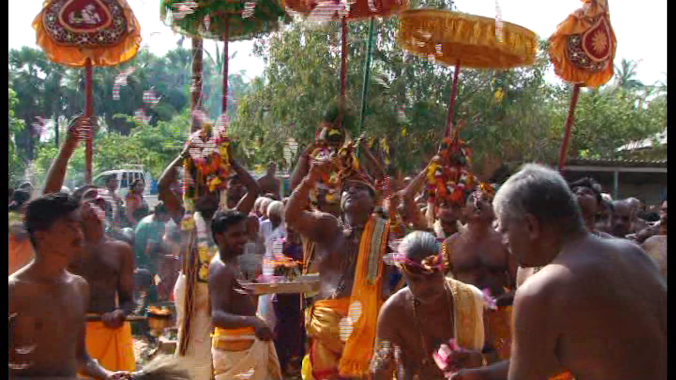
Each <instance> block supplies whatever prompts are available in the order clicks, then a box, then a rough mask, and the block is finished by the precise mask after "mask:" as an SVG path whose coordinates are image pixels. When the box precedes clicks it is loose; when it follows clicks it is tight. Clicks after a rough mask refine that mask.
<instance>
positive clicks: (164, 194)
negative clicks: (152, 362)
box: [159, 146, 259, 380]
mask: <svg viewBox="0 0 676 380" xmlns="http://www.w3.org/2000/svg"><path fill="white" fill-rule="evenodd" d="M188 149H189V146H188V147H186V148H185V149H184V150H183V152H181V154H180V155H179V156H178V157H176V158H175V159H174V161H173V162H171V163H170V164H169V166H168V167H167V168H166V169H165V171H164V173H163V174H162V176H161V177H160V181H159V190H160V193H159V199H160V200H162V201H163V202H164V204H165V206H166V208H167V212H168V213H169V215H171V216H172V218H174V221H175V222H176V223H178V224H180V223H181V219H182V218H183V214H184V208H183V200H182V198H181V196H180V195H179V194H178V193H177V192H175V191H174V189H173V188H172V186H171V184H172V183H174V182H175V181H176V178H177V174H178V173H177V169H178V167H180V165H181V163H182V161H183V160H184V159H185V158H186V157H187V156H188ZM229 157H230V166H231V168H232V170H233V171H234V172H235V175H234V176H233V177H232V178H230V180H229V181H230V183H229V185H230V186H229V187H228V189H227V190H226V197H227V205H228V207H231V206H233V205H234V207H235V208H236V209H237V210H238V211H240V212H242V213H245V214H249V212H251V208H252V207H253V205H254V202H255V201H256V198H257V196H258V192H259V189H258V185H257V184H256V181H255V180H254V179H253V178H252V177H251V175H250V174H249V173H248V172H247V171H246V170H245V169H244V168H242V167H241V166H240V165H239V164H238V163H237V161H235V159H234V157H233V156H232V154H230V155H229ZM219 203H220V193H218V192H205V193H204V194H202V195H200V196H199V198H197V199H196V200H195V211H196V212H195V214H194V216H195V222H196V223H195V225H196V229H195V230H192V231H182V232H181V261H182V265H181V266H182V269H181V273H180V275H179V277H178V280H177V281H176V285H175V287H174V299H175V300H176V314H177V325H178V326H179V342H178V346H177V354H178V355H180V356H181V357H183V358H184V359H185V360H186V362H187V363H189V365H188V367H189V370H190V372H191V377H192V378H193V380H209V379H210V378H211V376H212V371H211V344H210V342H211V338H210V334H211V317H210V315H209V302H208V299H209V288H208V283H207V282H208V272H207V273H206V274H204V275H202V274H201V273H200V272H201V271H199V269H197V268H202V267H203V266H204V265H208V264H209V263H208V261H207V260H210V258H211V257H212V255H214V254H215V253H216V251H217V247H216V245H215V242H214V241H213V237H212V234H211V218H212V217H213V215H214V213H215V212H216V211H217V210H218V208H219ZM251 218H255V216H251ZM198 220H199V223H198V222H197V221H198ZM202 228H204V231H202V230H201V229H202ZM197 229H199V231H198V230H197ZM191 234H195V236H193V237H192V238H191ZM191 241H192V242H193V245H192V246H189V242H191ZM198 246H202V247H204V248H206V249H207V251H208V252H207V256H208V257H204V260H202V258H201V257H200V256H201V255H197V258H195V260H194V261H193V262H191V261H190V259H191V258H192V257H193V254H195V253H196V251H197V247H198ZM192 265H195V267H192ZM193 270H194V271H197V272H198V273H197V275H196V277H195V280H194V282H193V283H190V284H189V283H188V278H187V275H186V274H188V273H190V271H193ZM189 289H192V294H191V297H188V294H187V292H188V290H189ZM191 299H192V300H193V302H192V303H188V301H190V300H191ZM188 305H193V306H192V310H190V311H189V312H187V310H188Z"/></svg>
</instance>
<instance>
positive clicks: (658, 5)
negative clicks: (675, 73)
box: [8, 0, 667, 85]
mask: <svg viewBox="0 0 676 380" xmlns="http://www.w3.org/2000/svg"><path fill="white" fill-rule="evenodd" d="M42 3H43V0H20V1H19V0H12V1H9V4H8V7H9V14H11V15H12V17H11V18H10V19H9V25H8V27H9V34H8V35H9V48H10V49H16V48H20V47H22V46H31V47H37V44H36V43H35V31H34V30H33V28H32V22H33V19H34V18H35V16H36V15H37V14H38V13H39V12H40V10H41V8H42ZM128 3H129V4H130V6H131V7H132V9H133V10H134V13H135V15H136V17H137V18H138V20H139V22H140V23H141V33H142V37H143V43H142V46H147V47H148V48H149V49H150V51H151V52H152V53H154V54H157V55H163V54H164V53H166V52H167V51H169V50H171V49H173V48H175V47H176V43H177V41H178V40H179V35H178V34H175V33H174V32H172V30H171V29H170V28H169V27H167V26H165V25H164V24H163V23H162V21H160V15H159V13H160V12H159V9H160V5H159V4H160V1H159V0H128ZM455 3H456V5H457V9H458V10H459V11H461V12H466V13H471V14H475V15H479V16H486V17H495V15H496V11H495V10H496V6H495V5H496V4H495V0H456V2H455ZM498 4H499V7H500V9H501V13H502V20H503V21H508V22H511V23H514V24H518V25H521V26H523V27H526V28H528V29H530V30H532V31H533V32H535V33H537V34H538V36H540V38H547V37H549V36H550V35H551V34H552V33H553V32H554V31H555V30H556V26H557V24H558V23H560V22H561V21H563V20H564V19H565V18H566V17H567V16H568V15H569V14H570V13H571V12H573V11H574V10H575V9H577V8H579V7H580V6H581V5H582V2H581V1H580V0H499V2H498ZM609 7H610V19H611V24H612V26H613V28H614V30H615V35H616V37H617V41H618V45H617V53H616V55H615V63H616V64H619V62H620V61H621V60H622V58H626V59H630V60H635V61H638V62H639V65H638V67H637V70H636V71H637V79H638V80H640V81H642V82H643V83H644V84H646V85H650V84H654V83H656V82H658V81H663V82H665V83H666V72H667V0H644V1H641V2H636V1H626V0H625V1H610V2H609ZM215 44H216V42H215V41H205V44H204V45H205V48H206V49H208V50H209V51H210V52H212V53H214V52H215ZM184 47H186V48H190V42H189V40H187V39H186V41H185V42H184ZM252 49H253V42H252V41H241V42H231V43H230V45H229V50H230V54H233V53H234V52H235V51H236V52H237V55H236V57H235V58H234V59H233V60H231V61H230V72H232V73H234V72H238V71H240V70H246V75H245V79H249V80H250V79H252V78H254V77H256V76H259V75H261V74H262V73H263V70H264V69H265V63H264V62H263V61H262V60H261V59H258V58H256V57H254V56H253V52H252ZM550 79H551V80H554V75H553V74H551V77H550Z"/></svg>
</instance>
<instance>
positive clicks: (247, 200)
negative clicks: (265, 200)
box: [229, 155, 260, 215]
mask: <svg viewBox="0 0 676 380" xmlns="http://www.w3.org/2000/svg"><path fill="white" fill-rule="evenodd" d="M229 157H231V158H230V166H231V167H232V169H233V170H234V171H235V173H237V176H238V177H239V179H240V181H242V184H243V185H244V187H246V195H245V196H244V197H243V198H242V199H240V200H239V203H237V211H239V212H241V213H244V214H247V215H248V214H249V213H250V212H251V209H253V206H254V203H256V198H258V193H260V187H259V186H258V183H257V182H256V180H255V179H254V178H253V177H252V176H251V174H249V172H248V171H246V170H244V168H243V167H241V166H240V165H239V163H237V161H235V160H234V159H233V158H232V155H229Z"/></svg>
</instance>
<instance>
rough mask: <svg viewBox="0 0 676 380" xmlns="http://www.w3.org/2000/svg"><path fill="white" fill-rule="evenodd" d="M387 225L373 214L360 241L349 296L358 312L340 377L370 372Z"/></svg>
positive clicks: (348, 340) (341, 362)
mask: <svg viewBox="0 0 676 380" xmlns="http://www.w3.org/2000/svg"><path fill="white" fill-rule="evenodd" d="M389 229H390V223H389V221H386V220H384V219H382V218H380V217H378V216H375V215H372V216H371V218H370V219H369V221H368V223H366V226H365V228H364V232H363V235H362V238H361V241H360V242H359V256H358V258H357V268H356V271H355V275H354V285H353V287H352V295H351V296H350V308H355V309H358V310H360V313H359V317H358V318H357V320H356V321H354V320H351V325H352V332H351V334H350V335H349V337H348V338H347V342H345V349H344V350H343V356H342V357H341V359H340V375H341V376H343V377H362V376H365V375H367V374H368V373H369V366H370V364H371V357H372V356H373V345H374V342H375V338H376V325H377V321H378V312H379V311H380V307H381V306H382V304H383V299H382V297H381V289H382V287H381V284H382V280H383V259H382V257H383V255H384V254H385V250H386V247H387V238H388V235H389Z"/></svg>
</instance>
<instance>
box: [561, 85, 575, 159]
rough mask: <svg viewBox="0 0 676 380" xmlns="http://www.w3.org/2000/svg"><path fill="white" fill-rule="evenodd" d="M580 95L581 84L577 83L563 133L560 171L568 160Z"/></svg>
mask: <svg viewBox="0 0 676 380" xmlns="http://www.w3.org/2000/svg"><path fill="white" fill-rule="evenodd" d="M579 97H580V85H579V84H576V85H575V87H573V98H572V99H571V100H570V109H569V110H568V119H566V130H565V132H564V135H563V142H562V143H561V151H560V152H559V171H563V166H564V164H565V161H566V151H567V150H568V143H569V142H570V131H571V129H573V122H574V121H575V107H576V106H577V100H578V98H579Z"/></svg>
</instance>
